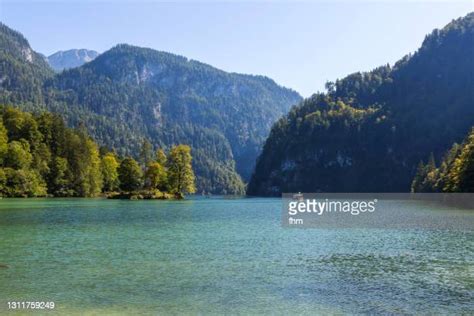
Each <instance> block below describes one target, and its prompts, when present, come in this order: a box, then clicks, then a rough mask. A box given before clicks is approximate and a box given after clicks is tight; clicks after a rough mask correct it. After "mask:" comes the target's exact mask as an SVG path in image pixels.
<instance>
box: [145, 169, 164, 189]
mask: <svg viewBox="0 0 474 316" xmlns="http://www.w3.org/2000/svg"><path fill="white" fill-rule="evenodd" d="M167 185H168V175H167V170H166V168H165V167H164V165H162V164H160V163H159V162H151V163H149V164H148V167H147V168H146V171H145V188H147V189H159V190H161V191H166V190H167Z"/></svg>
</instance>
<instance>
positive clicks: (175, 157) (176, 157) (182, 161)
mask: <svg viewBox="0 0 474 316" xmlns="http://www.w3.org/2000/svg"><path fill="white" fill-rule="evenodd" d="M191 162H192V156H191V148H190V147H189V146H187V145H178V146H174V147H173V148H171V151H170V154H169V156H168V185H169V187H170V190H171V192H173V193H177V194H184V193H194V192H196V188H195V185H194V180H195V177H194V172H193V168H192V164H191Z"/></svg>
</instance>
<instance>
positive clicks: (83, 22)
mask: <svg viewBox="0 0 474 316" xmlns="http://www.w3.org/2000/svg"><path fill="white" fill-rule="evenodd" d="M470 11H474V7H473V2H472V1H464V2H453V1H449V2H417V3H415V2H409V1H402V2H400V1H398V2H395V1H383V2H382V1H379V2H374V1H373V2H361V1H357V2H354V1H352V2H347V1H344V2H343V1H336V2H321V1H318V2H294V1H293V2H289V1H286V2H285V1H280V2H271V1H257V2H250V1H245V2H244V1H227V2H222V1H221V2H216V1H214V2H201V1H193V2H183V1H179V2H174V3H172V2H156V1H145V2H140V1H133V2H132V1H101V2H95V1H81V2H71V1H52V2H42V1H22V0H19V1H18V0H16V1H11V2H10V1H8V0H0V19H1V21H2V22H4V23H5V24H7V25H8V26H10V27H12V28H14V29H16V30H18V31H20V32H21V33H23V35H25V37H26V38H27V39H28V40H29V42H30V44H31V46H32V47H33V49H35V50H36V51H38V52H40V53H43V54H46V55H48V54H51V53H53V52H56V51H58V50H66V49H70V48H88V49H94V50H97V51H99V52H104V51H105V50H107V49H109V48H111V47H112V46H114V45H116V44H117V43H129V44H133V45H138V46H145V47H151V48H154V49H158V50H163V51H168V52H172V53H177V54H180V55H184V56H186V57H188V58H192V59H196V60H199V61H202V62H205V63H208V64H211V65H213V66H215V67H218V68H221V69H223V70H227V71H232V72H240V73H250V74H261V75H266V76H269V77H270V78H273V79H274V80H275V81H276V82H278V83H279V84H281V85H284V86H287V87H290V88H293V89H295V90H296V91H298V92H300V93H301V94H302V95H303V96H309V95H311V94H312V93H314V92H316V91H318V90H319V91H322V90H323V89H324V83H325V82H326V81H327V80H335V79H337V78H341V77H343V76H345V75H347V74H349V73H351V72H355V71H359V70H370V69H372V68H375V67H376V66H379V65H381V64H386V63H387V62H389V63H390V64H393V62H395V61H397V60H398V59H399V58H401V57H402V56H404V55H405V54H407V53H409V52H413V51H415V50H416V49H417V48H418V47H419V46H420V45H421V42H422V41H423V38H424V36H425V35H426V34H427V33H429V32H431V31H432V30H433V29H434V28H441V27H443V26H444V25H445V24H447V23H448V22H450V21H451V20H452V19H454V18H458V17H460V16H464V15H466V14H467V13H468V12H470Z"/></svg>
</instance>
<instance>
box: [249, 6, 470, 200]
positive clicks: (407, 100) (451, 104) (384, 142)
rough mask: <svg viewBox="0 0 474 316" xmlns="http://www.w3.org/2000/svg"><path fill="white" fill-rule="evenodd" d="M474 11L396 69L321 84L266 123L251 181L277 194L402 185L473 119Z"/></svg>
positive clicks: (257, 191)
mask: <svg viewBox="0 0 474 316" xmlns="http://www.w3.org/2000/svg"><path fill="white" fill-rule="evenodd" d="M473 56H474V13H470V14H468V15H467V16H465V17H463V18H460V19H457V20H454V21H452V22H451V23H449V24H448V25H447V26H446V27H444V28H443V29H441V30H434V31H433V32H432V33H431V34H430V35H428V36H426V38H425V40H424V41H423V44H422V46H421V48H420V49H418V51H417V52H416V53H414V54H413V55H407V56H405V57H404V58H402V59H401V60H400V61H399V62H397V63H396V64H395V65H394V66H393V67H390V66H389V65H387V66H382V67H379V68H377V69H375V70H373V71H371V72H366V73H355V74H351V75H349V76H347V77H346V78H344V79H342V80H338V81H336V82H335V83H328V84H327V89H328V91H327V92H326V93H319V94H315V95H313V96H312V97H311V98H309V99H306V100H304V101H303V102H302V103H301V104H299V105H298V106H296V107H294V108H293V109H292V110H291V111H290V113H289V114H288V115H287V116H285V117H283V118H281V119H280V120H279V121H278V122H277V123H276V124H275V125H274V126H273V128H272V130H271V132H270V136H269V138H268V139H267V141H266V143H265V145H264V149H263V151H262V154H261V155H260V157H259V159H258V162H257V166H256V169H255V171H254V174H253V176H252V178H251V181H250V183H249V185H248V191H247V192H248V194H250V195H278V194H280V193H282V192H298V191H302V192H320V191H323V192H407V191H409V190H410V185H411V181H412V179H413V176H414V175H415V173H416V170H417V165H418V163H419V162H420V161H422V160H425V161H426V159H427V157H429V155H430V153H433V157H434V159H435V160H440V159H441V158H442V156H443V155H444V153H445V152H446V151H447V150H448V149H449V148H450V147H451V145H452V144H453V143H454V142H460V141H462V139H463V138H464V136H465V135H466V134H467V132H468V131H469V130H470V128H471V127H472V126H473V125H474V76H473V74H474V58H473Z"/></svg>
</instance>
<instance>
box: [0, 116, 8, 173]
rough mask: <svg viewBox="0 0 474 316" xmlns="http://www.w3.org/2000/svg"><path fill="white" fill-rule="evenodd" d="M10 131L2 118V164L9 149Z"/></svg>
mask: <svg viewBox="0 0 474 316" xmlns="http://www.w3.org/2000/svg"><path fill="white" fill-rule="evenodd" d="M7 133H8V131H7V129H6V128H5V126H4V125H3V123H2V120H0V164H2V163H3V159H4V158H5V155H6V153H7V150H8V134H7Z"/></svg>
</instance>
